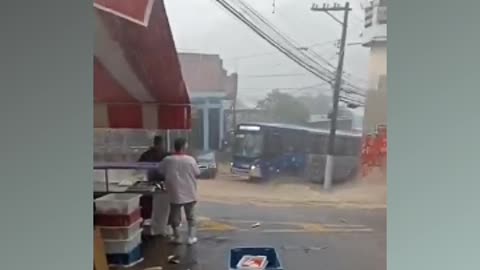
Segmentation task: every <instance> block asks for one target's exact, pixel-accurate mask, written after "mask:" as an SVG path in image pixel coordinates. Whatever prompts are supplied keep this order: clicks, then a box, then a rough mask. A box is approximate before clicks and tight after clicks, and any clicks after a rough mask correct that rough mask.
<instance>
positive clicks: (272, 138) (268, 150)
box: [265, 133, 283, 158]
mask: <svg viewBox="0 0 480 270" xmlns="http://www.w3.org/2000/svg"><path fill="white" fill-rule="evenodd" d="M282 152H283V145H282V138H281V136H280V134H278V133H274V134H270V135H269V136H268V139H267V142H266V147H265V156H266V157H267V158H275V157H278V156H280V155H281V154H282Z"/></svg>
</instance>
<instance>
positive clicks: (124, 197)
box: [95, 193, 141, 215]
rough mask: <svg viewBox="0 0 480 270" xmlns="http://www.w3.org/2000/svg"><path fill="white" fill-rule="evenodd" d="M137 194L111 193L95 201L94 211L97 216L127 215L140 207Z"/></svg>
mask: <svg viewBox="0 0 480 270" xmlns="http://www.w3.org/2000/svg"><path fill="white" fill-rule="evenodd" d="M140 197H141V195H139V194H128V193H112V194H108V195H105V196H102V197H100V198H97V199H95V210H96V212H97V213H99V214H108V215H112V214H113V215H129V214H130V213H132V212H133V211H135V210H136V209H138V208H139V207H140Z"/></svg>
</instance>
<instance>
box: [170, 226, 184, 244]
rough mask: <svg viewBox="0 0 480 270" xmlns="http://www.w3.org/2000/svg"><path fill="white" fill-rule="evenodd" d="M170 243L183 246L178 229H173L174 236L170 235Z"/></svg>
mask: <svg viewBox="0 0 480 270" xmlns="http://www.w3.org/2000/svg"><path fill="white" fill-rule="evenodd" d="M170 243H172V244H181V243H182V239H181V237H180V234H179V232H178V229H173V230H172V235H170Z"/></svg>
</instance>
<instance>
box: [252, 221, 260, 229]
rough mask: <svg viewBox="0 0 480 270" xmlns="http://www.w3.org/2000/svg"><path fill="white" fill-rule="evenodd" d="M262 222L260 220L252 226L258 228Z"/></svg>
mask: <svg viewBox="0 0 480 270" xmlns="http://www.w3.org/2000/svg"><path fill="white" fill-rule="evenodd" d="M261 225H262V224H261V223H260V222H257V223H255V224H252V228H253V229H255V228H258V227H260V226H261Z"/></svg>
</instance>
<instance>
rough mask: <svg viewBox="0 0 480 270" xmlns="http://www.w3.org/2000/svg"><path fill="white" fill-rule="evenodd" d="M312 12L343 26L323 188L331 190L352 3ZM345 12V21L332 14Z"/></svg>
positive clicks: (319, 8)
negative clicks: (317, 12)
mask: <svg viewBox="0 0 480 270" xmlns="http://www.w3.org/2000/svg"><path fill="white" fill-rule="evenodd" d="M311 10H312V11H322V12H325V13H326V14H327V15H329V16H330V17H332V18H333V19H334V20H335V21H336V22H338V23H339V24H340V25H341V26H342V37H341V39H340V44H339V49H340V51H339V54H338V64H337V70H336V74H335V82H334V85H333V109H332V113H331V117H330V134H329V138H328V149H327V158H326V163H325V175H324V181H323V188H324V189H327V190H328V189H330V187H331V185H332V178H333V170H334V157H335V133H336V130H337V115H338V103H339V99H340V88H341V84H342V74H343V59H344V57H345V43H346V39H347V26H348V15H349V12H350V11H351V8H350V3H348V2H347V3H345V5H344V6H341V5H339V4H334V5H333V6H330V5H328V4H323V6H322V7H320V6H318V5H316V4H313V5H312V8H311ZM338 11H342V12H343V21H341V20H339V19H338V18H337V17H335V16H334V15H333V14H332V13H331V12H338Z"/></svg>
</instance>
